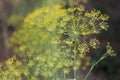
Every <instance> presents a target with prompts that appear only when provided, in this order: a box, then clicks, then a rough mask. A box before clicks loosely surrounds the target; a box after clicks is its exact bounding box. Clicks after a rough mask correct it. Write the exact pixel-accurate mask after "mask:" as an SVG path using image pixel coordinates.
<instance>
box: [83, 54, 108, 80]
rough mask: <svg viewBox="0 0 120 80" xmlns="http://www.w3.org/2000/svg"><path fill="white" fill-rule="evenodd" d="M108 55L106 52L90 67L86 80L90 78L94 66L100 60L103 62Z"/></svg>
mask: <svg viewBox="0 0 120 80" xmlns="http://www.w3.org/2000/svg"><path fill="white" fill-rule="evenodd" d="M106 57H107V56H106V53H105V54H104V55H103V56H102V57H101V58H100V59H99V60H98V61H97V62H95V63H94V64H93V65H92V66H91V68H90V70H89V72H88V73H87V75H86V76H85V78H84V80H87V79H88V77H89V75H90V74H91V72H92V70H93V69H94V67H95V66H96V65H97V64H98V63H99V62H101V61H102V60H103V59H104V58H106Z"/></svg>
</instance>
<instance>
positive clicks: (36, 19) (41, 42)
mask: <svg viewBox="0 0 120 80" xmlns="http://www.w3.org/2000/svg"><path fill="white" fill-rule="evenodd" d="M108 18H109V17H108V16H107V15H103V14H101V13H100V11H97V10H95V9H93V10H91V11H90V12H89V11H85V9H84V7H83V6H79V7H74V8H69V9H62V8H61V7H60V6H52V7H44V8H41V9H37V10H35V11H34V12H33V13H31V14H29V15H28V16H27V17H26V18H25V19H24V23H23V25H22V27H21V28H20V29H19V30H18V31H15V32H14V34H13V36H12V38H11V45H10V47H12V48H13V49H14V51H15V53H16V54H15V56H16V57H17V58H14V57H13V58H11V59H12V61H14V62H12V63H13V64H12V63H11V59H10V60H8V61H6V62H5V63H6V65H7V66H8V67H9V65H12V67H14V68H13V69H12V70H13V71H14V70H16V69H17V70H18V71H19V70H20V73H16V74H17V75H16V74H11V71H12V70H11V68H12V67H11V66H10V68H7V69H5V70H2V72H0V74H2V75H3V76H4V77H5V78H9V77H12V79H11V78H9V79H10V80H16V78H17V77H19V78H20V79H21V80H22V79H25V80H67V79H68V76H67V75H68V74H69V73H70V72H71V70H73V71H74V73H73V74H74V79H76V78H77V70H78V69H79V68H80V67H83V68H85V67H87V66H89V65H90V60H91V57H90V56H89V55H88V54H89V53H90V48H93V49H98V48H99V47H100V42H99V40H98V39H97V38H91V39H88V37H89V36H91V35H94V34H99V33H100V31H101V30H107V29H108V24H107V20H108ZM109 55H110V56H115V53H114V51H113V50H112V47H111V46H110V44H109V43H108V45H107V49H106V53H105V54H104V55H103V56H102V57H101V58H100V60H98V61H97V62H96V63H95V64H93V65H92V67H91V69H90V71H89V72H88V74H87V75H86V77H85V79H84V80H87V79H88V77H89V74H90V73H91V71H92V70H93V68H94V67H95V66H96V65H97V64H98V63H99V62H100V61H101V60H103V59H104V58H106V57H107V56H109ZM17 60H18V61H20V62H19V63H20V66H19V65H18V63H15V62H16V61H17ZM83 60H84V63H85V64H84V65H83V64H82V61H83ZM16 72H17V71H16ZM6 74H8V75H10V76H7V75H6ZM1 78H2V77H1ZM2 79H4V78H2ZM4 80H8V79H4Z"/></svg>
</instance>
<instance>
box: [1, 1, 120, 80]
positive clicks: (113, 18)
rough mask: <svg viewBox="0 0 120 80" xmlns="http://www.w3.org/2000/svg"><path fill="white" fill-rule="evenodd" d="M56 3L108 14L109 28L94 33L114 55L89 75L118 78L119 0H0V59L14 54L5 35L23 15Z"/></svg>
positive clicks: (18, 23)
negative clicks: (105, 43)
mask: <svg viewBox="0 0 120 80" xmlns="http://www.w3.org/2000/svg"><path fill="white" fill-rule="evenodd" d="M56 4H60V5H62V6H63V7H64V8H68V7H72V6H76V5H81V4H82V5H85V6H86V9H87V10H91V9H93V8H95V9H97V10H100V11H101V12H102V13H103V14H108V15H109V16H110V19H109V21H108V23H109V25H110V28H109V30H108V31H103V32H101V34H100V35H99V36H98V37H99V39H100V40H101V42H103V43H104V42H106V41H110V42H111V44H112V47H113V48H114V50H115V52H116V53H117V56H116V57H112V58H107V59H105V60H104V61H102V62H101V63H100V64H98V65H97V66H96V68H95V70H94V71H93V73H92V75H93V76H92V77H97V80H120V76H119V75H120V54H119V53H120V0H88V1H86V0H0V62H3V61H5V60H6V59H8V58H9V57H10V56H12V55H13V54H14V53H13V52H12V50H11V49H9V48H8V45H9V38H10V37H11V35H12V33H13V32H14V31H15V30H17V29H19V28H20V27H21V25H20V24H21V23H22V22H23V19H24V17H25V16H27V14H29V13H31V12H32V11H34V10H35V9H37V8H41V7H44V6H48V5H49V6H53V5H56ZM101 50H104V49H101ZM97 53H99V51H98V52H97ZM98 56H99V55H97V56H96V57H98ZM98 78H99V79H98ZM91 80H93V78H91Z"/></svg>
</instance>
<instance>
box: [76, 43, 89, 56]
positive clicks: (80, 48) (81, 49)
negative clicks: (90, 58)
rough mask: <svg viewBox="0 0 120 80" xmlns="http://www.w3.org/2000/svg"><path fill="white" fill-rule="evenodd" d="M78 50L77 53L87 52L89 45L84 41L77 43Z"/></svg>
mask: <svg viewBox="0 0 120 80" xmlns="http://www.w3.org/2000/svg"><path fill="white" fill-rule="evenodd" d="M78 51H79V53H83V54H85V53H88V52H89V47H88V45H87V44H85V43H82V44H79V46H78Z"/></svg>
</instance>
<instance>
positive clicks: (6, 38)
mask: <svg viewBox="0 0 120 80" xmlns="http://www.w3.org/2000/svg"><path fill="white" fill-rule="evenodd" d="M0 10H1V27H2V29H3V38H4V46H5V55H6V58H8V57H9V54H8V52H9V49H8V30H7V26H6V25H5V15H4V11H3V1H2V0H1V1H0Z"/></svg>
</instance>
